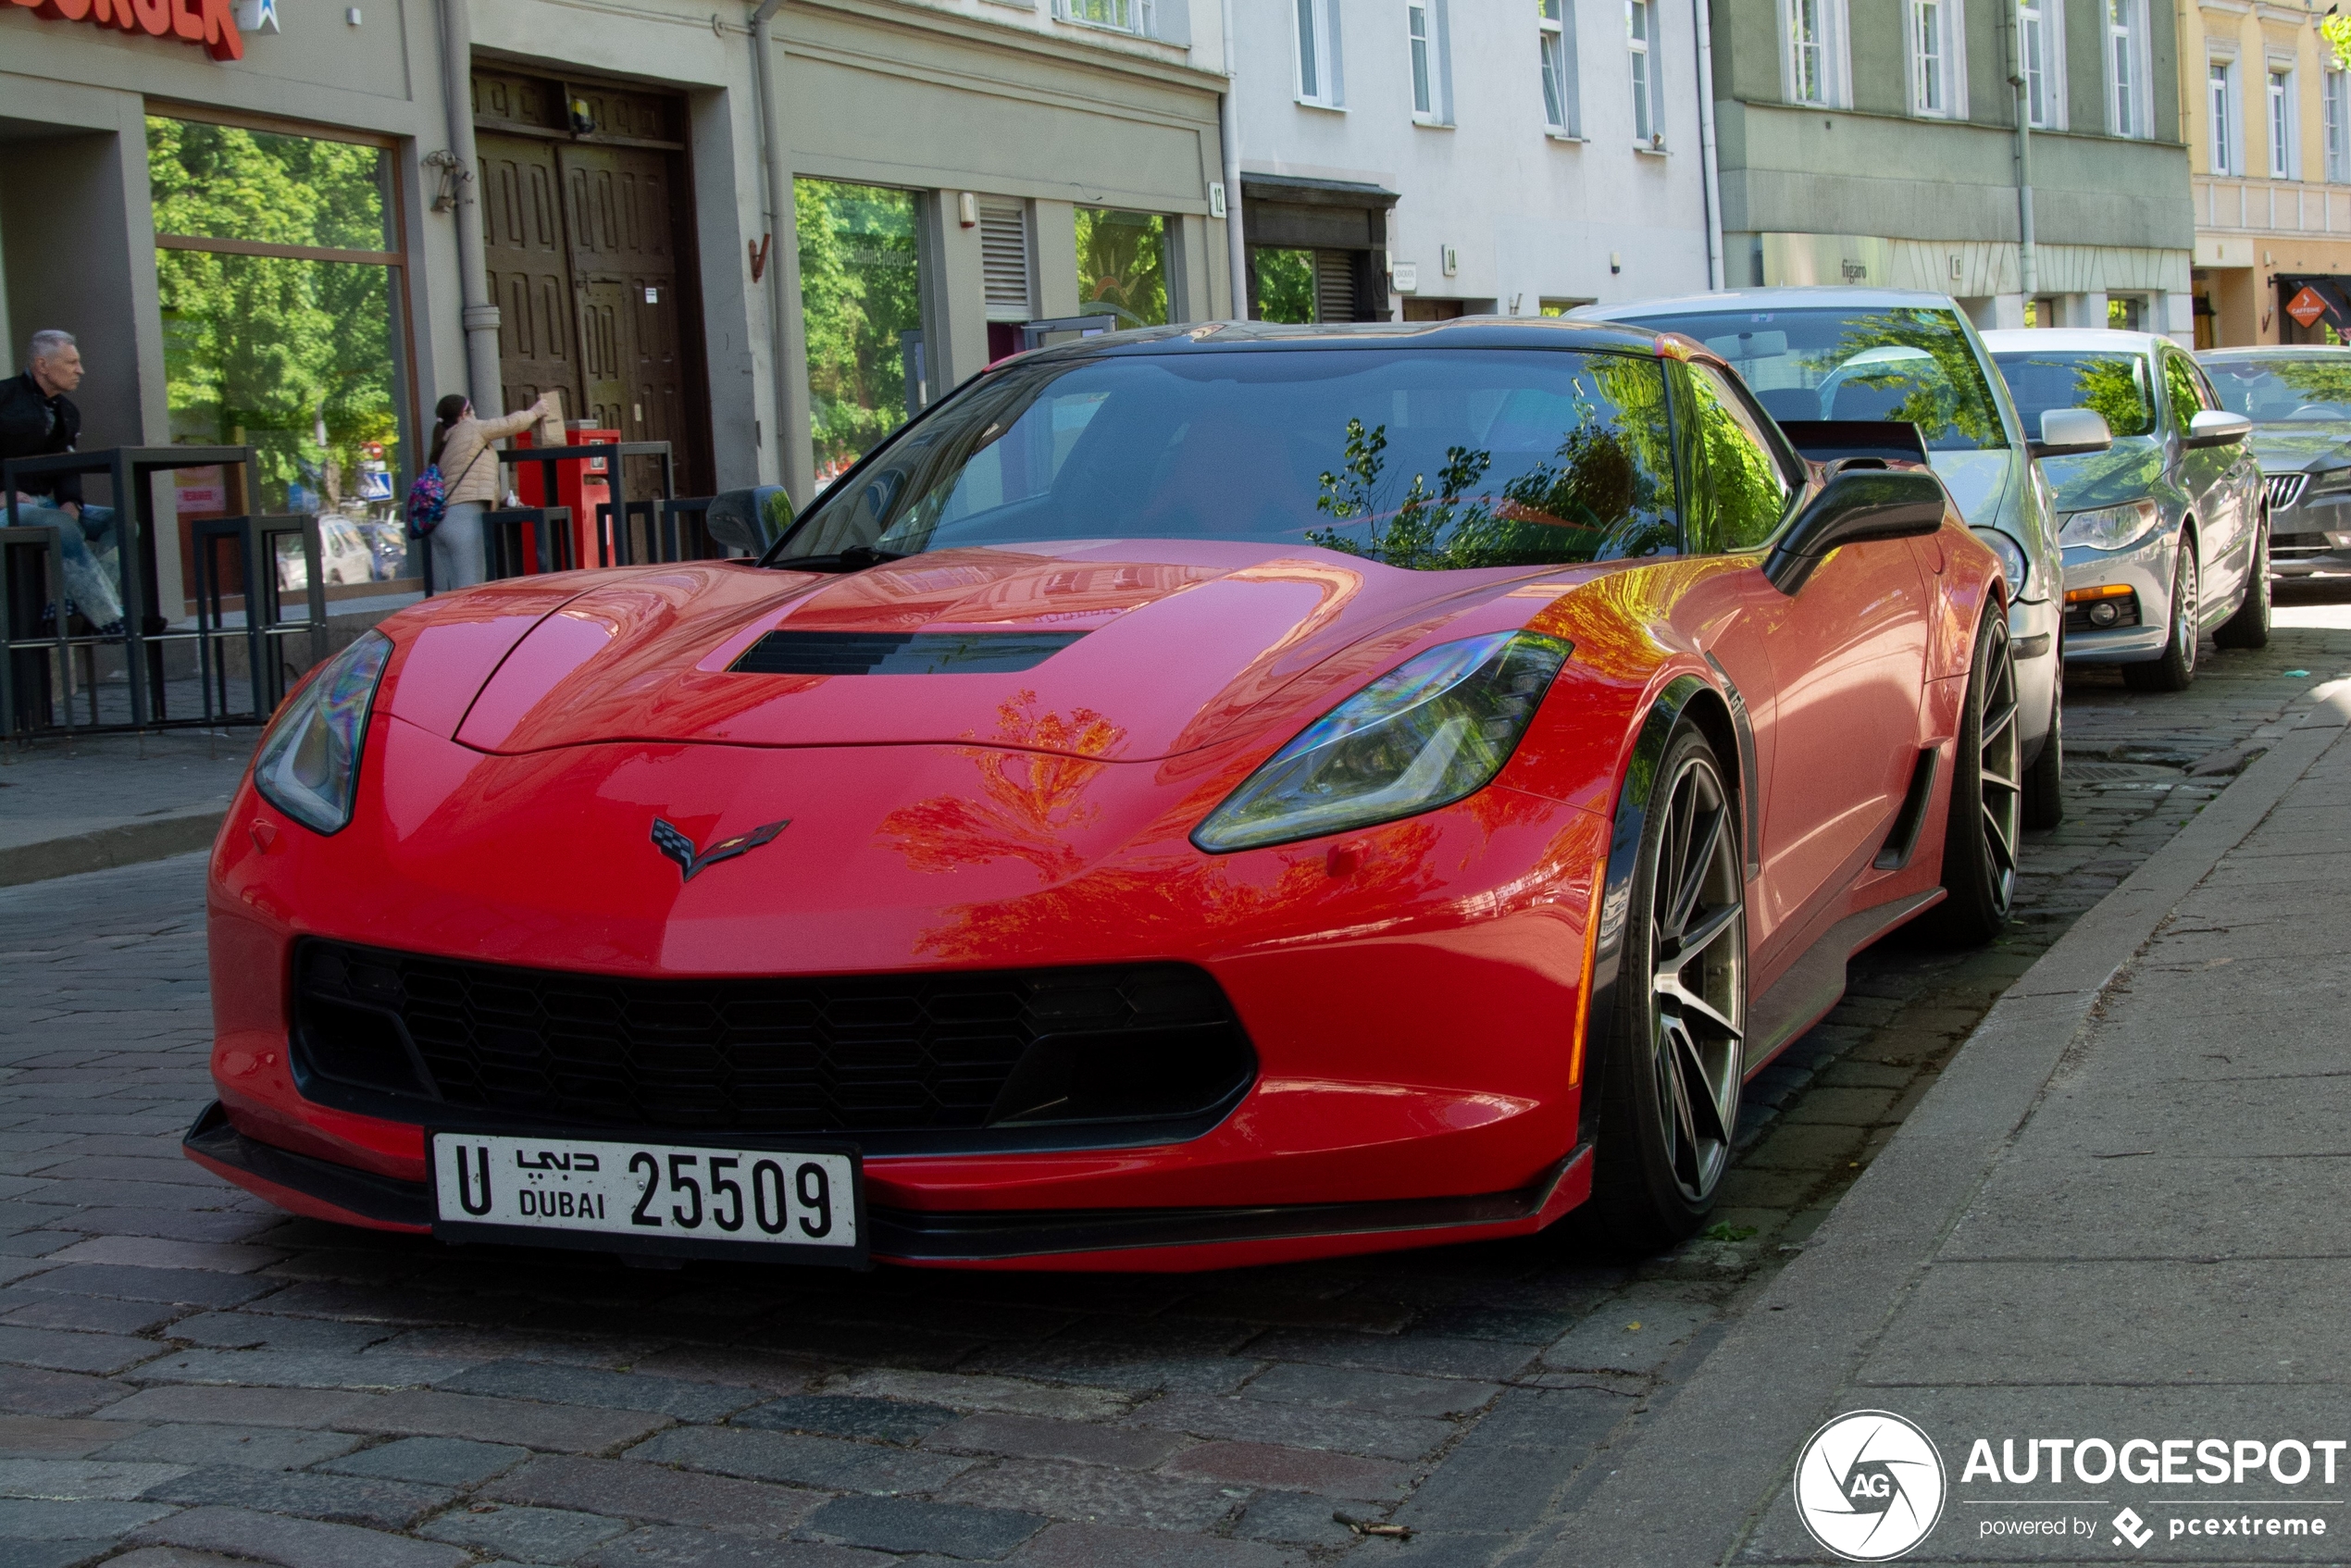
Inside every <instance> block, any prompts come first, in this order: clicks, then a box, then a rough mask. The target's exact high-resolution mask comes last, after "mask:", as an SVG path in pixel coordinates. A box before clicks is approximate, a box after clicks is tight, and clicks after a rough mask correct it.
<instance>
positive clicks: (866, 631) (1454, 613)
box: [388, 541, 1604, 761]
mask: <svg viewBox="0 0 2351 1568" xmlns="http://www.w3.org/2000/svg"><path fill="white" fill-rule="evenodd" d="M1603 569H1604V568H1603ZM1593 570H1594V568H1583V569H1581V570H1578V571H1571V572H1561V571H1560V570H1559V569H1558V568H1547V569H1542V570H1533V571H1530V570H1527V569H1515V570H1509V569H1505V570H1491V571H1472V572H1449V573H1444V574H1434V573H1426V572H1413V571H1407V570H1401V569H1399V568H1396V567H1391V566H1381V565H1378V564H1375V563H1372V562H1367V561H1363V560H1360V559H1355V558H1351V557H1349V556H1347V555H1343V554H1337V553H1335V552H1327V551H1321V550H1312V549H1292V550H1282V549H1277V548H1269V547H1265V546H1259V545H1250V544H1241V543H1232V542H1225V541H1101V542H1092V543H1088V542H1077V543H1066V544H1063V543H1056V544H1051V545H1043V546H1038V547H1033V548H997V549H964V550H944V551H935V552H931V553H928V554H922V555H917V556H913V557H910V558H908V559H906V560H904V561H899V562H893V563H890V564H888V565H885V566H876V567H871V568H868V569H866V570H865V571H860V572H855V573H852V574H848V575H816V574H811V573H804V572H780V571H774V570H762V569H760V568H758V567H755V566H750V565H748V564H746V563H719V562H698V563H692V564H688V565H680V566H662V567H649V568H643V569H639V570H632V571H626V572H599V573H595V574H592V575H591V574H585V573H580V574H572V575H571V576H569V577H568V578H564V579H554V578H538V579H520V580H522V581H528V582H534V583H539V584H542V585H543V588H542V591H543V592H547V593H550V594H553V593H556V592H563V593H564V595H565V596H564V597H563V599H562V602H561V603H560V604H557V605H555V606H554V607H553V609H552V611H549V612H545V613H542V614H541V616H539V618H537V619H536V620H535V622H534V623H533V624H531V625H530V626H529V629H528V630H527V631H524V632H522V633H521V634H520V635H519V637H518V639H516V640H515V641H512V642H511V643H510V648H511V651H510V652H506V653H504V656H503V659H500V660H498V662H496V664H495V668H494V673H487V674H486V679H484V678H482V677H481V676H479V675H478V676H477V677H476V679H477V680H478V681H479V694H478V695H475V696H474V697H473V698H472V701H471V702H470V703H468V704H467V705H466V707H465V709H464V712H463V716H462V720H449V721H448V722H451V723H454V731H453V730H452V729H450V728H442V726H441V725H439V724H429V728H440V729H441V732H442V733H443V734H452V733H454V739H455V740H458V741H459V742H460V743H462V744H464V745H466V746H470V747H473V748H475V749H476V750H479V751H485V752H497V753H524V752H539V751H546V750H550V749H553V748H556V747H564V746H574V745H582V744H588V743H591V742H597V741H609V740H655V741H709V742H718V743H727V744H733V745H750V746H843V745H874V744H896V743H926V742H950V743H952V742H958V741H961V742H966V743H969V742H977V743H980V744H997V745H1010V746H1016V747H1019V748H1021V749H1023V750H1028V751H1042V752H1062V753H1067V754H1071V755H1084V756H1089V757H1103V758H1116V759H1119V760H1124V761H1143V760H1148V759H1151V758H1154V757H1161V756H1167V755H1171V754H1174V753H1179V752H1184V751H1188V750H1190V749H1193V748H1195V747H1199V746H1204V745H1208V744H1210V743H1212V742H1213V741H1215V740H1220V739H1223V738H1225V737H1226V736H1228V735H1231V734H1233V733H1235V732H1236V731H1237V730H1238V729H1239V728H1246V727H1247V726H1248V725H1249V724H1250V722H1251V721H1252V720H1256V721H1262V722H1269V723H1270V722H1275V721H1278V720H1284V719H1287V720H1291V721H1293V722H1295V723H1303V722H1304V718H1305V717H1311V716H1312V712H1315V711H1320V708H1321V707H1322V706H1325V705H1327V704H1328V703H1333V702H1336V701H1337V700H1339V699H1340V698H1342V697H1344V696H1345V695H1346V694H1347V693H1348V692H1349V691H1352V690H1353V689H1354V687H1355V686H1357V685H1360V684H1362V682H1363V681H1365V680H1369V679H1370V678H1372V677H1374V676H1375V675H1377V674H1379V673H1380V672H1381V671H1382V670H1384V669H1386V668H1388V667H1390V666H1392V665H1393V664H1395V663H1396V662H1397V661H1398V660H1399V659H1400V658H1401V657H1403V656H1405V655H1406V653H1409V652H1410V651H1411V650H1412V647H1413V646H1415V645H1416V644H1418V643H1421V642H1424V641H1429V640H1430V639H1431V638H1432V637H1433V636H1435V635H1437V634H1438V633H1442V632H1449V633H1450V634H1451V635H1458V636H1471V635H1474V634H1476V633H1478V632H1480V631H1484V630H1488V629H1494V628H1498V627H1500V626H1504V625H1510V626H1515V625H1522V624H1524V620H1525V618H1526V617H1527V616H1530V615H1533V614H1535V613H1536V611H1537V610H1539V609H1540V608H1541V607H1542V604H1544V603H1548V602H1549V599H1550V598H1552V597H1556V593H1543V594H1539V595H1537V596H1536V599H1535V600H1533V601H1530V600H1528V599H1527V598H1526V597H1525V596H1524V585H1525V584H1526V582H1527V580H1528V579H1530V578H1544V579H1556V581H1557V583H1558V590H1557V591H1565V590H1566V589H1567V588H1568V587H1570V586H1572V585H1573V583H1574V581H1577V580H1581V579H1583V578H1585V577H1588V576H1590V575H1591V574H1592V571H1593ZM1513 589H1518V590H1519V591H1518V592H1515V593H1513V592H1512V590H1513ZM510 592H511V590H510ZM534 607H536V606H534ZM508 624H511V622H509V623H508ZM388 629H396V628H388ZM469 629H472V628H469ZM772 632H784V633H787V634H809V633H814V634H819V637H820V639H822V638H827V637H828V638H829V639H830V640H831V641H829V642H826V641H819V642H818V643H817V646H818V647H819V648H820V649H822V648H827V647H829V648H836V649H837V648H841V647H852V648H865V649H870V648H871V647H872V646H873V643H872V641H871V640H872V639H873V638H874V637H876V636H877V634H878V635H881V636H885V637H886V636H890V635H914V636H918V637H921V636H929V637H952V638H958V639H964V640H967V641H968V643H969V645H972V646H980V647H986V648H989V649H1002V648H1006V647H1007V646H1008V645H1009V646H1011V648H1012V653H1011V656H1010V658H1009V661H1008V662H1009V663H1010V664H1011V665H1013V666H1018V667H994V668H989V667H981V668H976V669H966V670H959V671H955V672H952V673H912V674H907V673H864V674H851V673H833V674H810V673H791V674H770V673H744V672H742V671H739V670H737V669H735V668H733V667H731V666H735V665H736V663H737V662H738V661H739V660H740V659H742V657H743V655H744V654H745V653H746V652H747V651H748V650H751V649H752V648H753V646H754V645H755V644H759V643H761V641H762V640H763V639H765V638H766V637H767V636H768V634H770V633H772ZM479 635H480V634H479V632H478V631H477V632H476V637H477V641H479ZM989 639H1006V640H1007V641H1006V642H992V641H988V640H989ZM788 640H789V641H794V642H795V643H796V644H798V645H801V646H805V645H806V644H805V643H804V641H802V640H800V639H788ZM852 640H855V641H852ZM1056 640H1066V641H1064V643H1063V645H1061V646H1059V647H1058V649H1057V650H1055V649H1054V648H1053V646H1052V645H1053V642H1054V641H1056ZM768 646H769V647H770V648H772V647H774V646H775V644H769V645H768ZM1040 649H1041V650H1043V651H1042V652H1040V651H1039V650H1040ZM1024 650H1025V652H1024ZM1341 654H1344V655H1346V656H1344V657H1340V656H1339V655H1341ZM1003 662H1005V661H1000V664H1001V663H1003ZM1325 666H1328V667H1327V668H1325ZM1309 672H1314V673H1315V676H1316V678H1314V679H1312V680H1305V681H1301V680H1300V678H1301V677H1304V676H1306V675H1308V674H1309ZM402 674H403V672H402V671H401V670H398V669H395V670H394V671H392V672H391V675H390V677H388V678H393V679H394V681H395V684H394V689H393V691H392V699H391V702H390V709H391V711H392V712H393V713H394V714H396V715H400V716H412V715H414V714H417V713H419V712H429V713H434V714H437V715H441V716H444V717H445V716H446V710H447V707H448V706H449V704H448V703H445V701H444V702H442V703H440V704H439V705H438V706H436V705H435V704H433V703H428V702H426V701H424V700H422V699H421V698H420V697H411V696H410V695H409V694H408V693H407V692H406V691H404V686H405V681H404V680H402V679H399V677H400V676H401V675H402ZM1293 686H1297V687H1300V688H1302V691H1303V694H1302V695H1300V694H1298V693H1294V692H1292V693H1290V697H1291V700H1287V701H1284V702H1280V703H1276V702H1274V701H1273V699H1274V698H1275V696H1276V694H1280V693H1286V692H1290V689H1291V688H1292V687H1293ZM1301 704H1303V708H1302V709H1301ZM1305 710H1311V711H1305Z"/></svg>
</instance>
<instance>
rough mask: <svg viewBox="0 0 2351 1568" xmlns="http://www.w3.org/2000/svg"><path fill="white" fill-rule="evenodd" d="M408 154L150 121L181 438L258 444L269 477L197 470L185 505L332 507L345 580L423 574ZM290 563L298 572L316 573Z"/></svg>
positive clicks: (168, 373)
mask: <svg viewBox="0 0 2351 1568" xmlns="http://www.w3.org/2000/svg"><path fill="white" fill-rule="evenodd" d="M390 161H391V160H390V158H389V156H388V155H387V154H386V152H385V151H384V149H382V148H380V147H376V146H370V145H366V144H363V143H351V142H335V141H328V140H324V139H321V138H316V137H305V136H289V135H283V134H280V133H277V132H273V131H251V130H247V129H244V128H243V127H240V126H229V125H213V124H206V123H202V122H198V121H193V120H180V119H167V118H150V119H149V120H148V121H147V173H148V182H149V188H150V193H151V196H152V199H153V203H154V208H155V247H156V251H155V274H156V283H157V287H158V290H159V292H160V293H161V296H162V305H163V328H164V377H165V385H166V388H167V395H168V401H169V404H170V410H171V439H172V440H173V441H174V442H178V443H182V444H194V445H202V446H213V445H219V446H251V447H253V448H255V453H256V454H257V457H258V468H259V478H260V484H261V494H260V495H259V496H257V497H245V496H240V495H238V494H236V493H234V489H233V484H234V481H233V479H224V478H220V477H213V478H210V479H209V481H208V480H207V476H205V474H203V473H202V472H200V471H192V472H191V473H188V474H183V475H182V476H181V479H180V486H181V489H180V495H181V505H180V515H181V516H182V517H183V518H186V517H190V516H203V515H205V513H206V512H210V513H213V514H216V515H219V514H227V513H232V512H239V511H254V512H264V513H271V512H280V513H282V512H308V513H315V514H317V516H318V517H319V521H320V526H321V531H322V534H323V535H325V536H326V538H325V543H326V546H327V552H326V557H325V562H324V571H325V575H326V578H327V580H328V582H329V583H330V585H332V584H337V583H350V582H367V581H371V580H382V579H394V578H401V577H405V576H407V575H409V574H408V572H407V570H406V564H407V563H406V542H405V540H404V532H403V529H402V526H401V523H400V520H399V517H398V504H397V501H396V499H395V498H396V496H397V494H398V492H399V490H400V487H401V482H402V480H403V479H404V478H405V477H406V466H405V463H404V441H403V430H402V418H401V410H402V406H403V404H404V393H403V390H402V388H403V381H402V363H401V361H402V355H401V345H402V342H403V339H404V332H403V330H402V328H401V325H400V317H399V308H400V301H401V294H402V290H401V286H400V262H401V258H400V256H399V255H398V254H397V252H396V251H395V250H394V248H393V247H394V246H395V244H396V243H397V242H396V240H395V238H394V229H393V226H392V223H391V222H390V220H389V215H390V212H391V207H392V201H391V197H390V194H389V193H390V178H391V170H390ZM183 558H184V557H183ZM288 566H289V564H287V563H281V564H280V573H279V575H280V581H281V586H283V587H286V588H289V589H292V588H299V587H301V586H303V585H302V584H301V583H300V582H299V580H291V579H288V577H287V571H288ZM291 570H292V574H293V579H299V577H300V575H301V566H300V563H299V558H298V557H297V558H295V559H294V560H293V561H292V563H291Z"/></svg>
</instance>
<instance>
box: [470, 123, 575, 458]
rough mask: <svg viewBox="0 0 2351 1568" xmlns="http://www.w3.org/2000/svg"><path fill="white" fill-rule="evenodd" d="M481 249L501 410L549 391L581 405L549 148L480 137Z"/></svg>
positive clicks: (525, 140)
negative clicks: (494, 318) (493, 317)
mask: <svg viewBox="0 0 2351 1568" xmlns="http://www.w3.org/2000/svg"><path fill="white" fill-rule="evenodd" d="M476 146H477V148H478V150H479V157H480V165H481V187H482V190H481V199H482V227H483V230H484V232H483V235H482V240H483V247H484V252H485V259H486V261H487V264H488V270H489V273H490V297H491V300H492V301H494V302H495V303H496V304H497V305H498V315H499V322H498V372H499V374H498V379H499V380H500V381H501V382H502V383H503V384H504V395H505V407H504V408H484V409H479V410H478V412H479V413H480V414H483V415H485V416H493V417H494V416H496V415H499V414H504V413H508V412H511V411H512V410H514V409H517V408H524V407H528V406H529V404H531V403H532V402H533V401H534V400H536V399H537V398H538V396H539V394H540V393H541V392H545V391H547V390H548V389H550V388H554V389H558V390H560V391H561V392H563V394H564V406H565V408H566V409H567V410H576V409H578V408H579V407H580V406H581V392H582V391H583V388H582V386H581V382H580V376H579V363H578V325H577V323H576V321H575V320H574V309H575V306H574V302H573V299H572V271H571V247H570V246H569V245H568V244H567V243H566V238H565V230H566V223H565V221H564V201H563V192H562V188H561V180H560V177H559V174H558V170H557V168H556V162H555V152H556V149H555V147H554V144H553V143H549V142H546V141H543V140H541V139H537V138H530V137H523V136H507V135H500V134H498V133H496V132H493V131H482V132H480V133H479V137H478V139H477V142H476Z"/></svg>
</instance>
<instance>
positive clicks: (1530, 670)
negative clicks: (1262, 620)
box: [1192, 631, 1573, 854]
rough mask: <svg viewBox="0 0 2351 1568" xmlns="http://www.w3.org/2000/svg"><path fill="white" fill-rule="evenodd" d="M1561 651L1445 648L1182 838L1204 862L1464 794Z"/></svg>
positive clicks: (1390, 681)
mask: <svg viewBox="0 0 2351 1568" xmlns="http://www.w3.org/2000/svg"><path fill="white" fill-rule="evenodd" d="M1571 652H1573V648H1572V646H1571V645H1570V644H1569V643H1567V642H1564V641H1561V640H1560V639H1559V638H1556V637H1544V636H1540V635H1538V634H1536V633H1535V632H1530V631H1506V632H1498V633H1496V634H1495V635H1493V636H1490V637H1473V638H1470V639H1468V640H1466V641H1461V642H1448V643H1445V644H1444V645H1443V646H1441V647H1437V648H1431V649H1430V650H1429V651H1428V652H1427V653H1423V654H1421V655H1420V656H1419V657H1418V658H1416V659H1411V660H1408V661H1406V662H1405V663H1404V664H1401V665H1399V666H1397V667H1396V668H1394V669H1392V670H1390V671H1388V672H1387V674H1386V675H1384V676H1381V677H1380V678H1378V679H1377V680H1375V681H1373V682H1372V683H1371V684H1370V685H1369V686H1366V687H1364V688H1363V690H1362V691H1358V692H1356V693H1355V695H1353V696H1352V697H1350V698H1349V699H1348V700H1347V701H1346V702H1344V703H1340V704H1339V705H1338V706H1337V707H1336V708H1333V709H1332V710H1331V711H1330V712H1329V713H1327V714H1325V715H1324V716H1322V717H1321V718H1319V719H1317V720H1315V721H1314V723H1313V724H1312V725H1311V726H1309V727H1308V728H1307V729H1306V730H1305V732H1304V733H1302V734H1300V736H1299V737H1298V738H1297V739H1296V740H1292V741H1291V742H1290V743H1289V744H1288V745H1287V746H1284V747H1283V748H1282V749H1281V750H1280V751H1278V752H1276V753H1274V755H1273V757H1272V758H1271V759H1270V760H1269V761H1268V762H1267V763H1266V764H1265V765H1263V767H1261V768H1259V769H1258V770H1257V771H1256V772H1255V773H1252V774H1250V776H1249V778H1247V779H1245V780H1243V781H1242V783H1241V787H1240V788H1239V789H1238V790H1234V791H1233V792H1232V794H1230V795H1229V796H1227V797H1226V798H1225V803H1224V804H1222V805H1220V806H1218V807H1217V808H1216V809H1215V810H1214V811H1213V812H1211V813H1210V814H1209V815H1208V820H1206V821H1205V822H1202V823H1201V824H1200V826H1199V827H1198V828H1195V829H1193V832H1192V842H1193V843H1195V844H1197V845H1199V846H1200V848H1201V849H1203V850H1206V851H1207V852H1209V853H1211V854H1223V853H1225V852H1228V851H1231V850H1250V849H1256V848H1259V847H1261V846H1263V845H1265V844H1281V843H1287V842H1289V841H1291V840H1297V839H1312V838H1315V837H1318V836H1320V835H1322V834H1325V833H1342V832H1345V831H1346V830H1348V829H1349V828H1368V827H1370V826H1371V825H1372V824H1374V823H1375V822H1393V821H1395V820H1396V819H1397V818H1398V817H1399V816H1412V815H1415V814H1417V813H1420V812H1424V811H1428V810H1431V809H1433V808H1435V807H1437V806H1441V805H1445V804H1447V803H1450V802H1453V801H1458V800H1460V799H1462V797H1463V796H1464V795H1473V794H1475V793H1476V792H1477V791H1478V790H1482V789H1484V788H1485V787H1486V785H1487V784H1488V783H1490V782H1492V780H1493V778H1494V776H1495V775H1496V774H1498V773H1499V772H1501V771H1502V765H1503V764H1504V763H1506V762H1508V761H1510V760H1511V753H1512V752H1513V751H1515V750H1517V749H1518V742H1519V737H1520V736H1522V735H1524V734H1525V733H1526V726H1527V724H1528V722H1529V721H1530V720H1532V719H1533V718H1534V716H1535V710H1536V708H1537V707H1539V706H1541V705H1542V702H1543V693H1544V692H1546V691H1549V690H1550V686H1551V680H1552V678H1554V677H1556V676H1557V675H1558V674H1559V672H1560V666H1561V665H1563V664H1565V663H1566V662H1567V656H1568V654H1569V653H1571Z"/></svg>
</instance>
